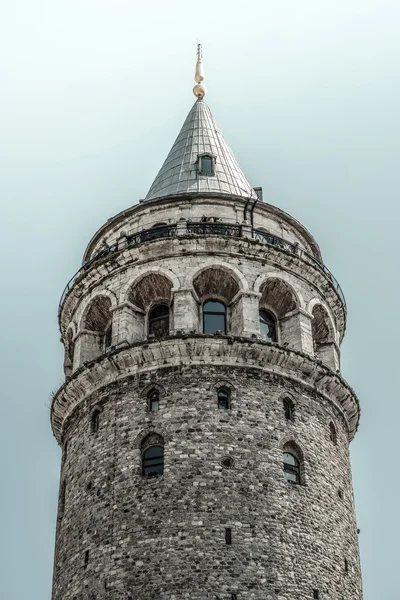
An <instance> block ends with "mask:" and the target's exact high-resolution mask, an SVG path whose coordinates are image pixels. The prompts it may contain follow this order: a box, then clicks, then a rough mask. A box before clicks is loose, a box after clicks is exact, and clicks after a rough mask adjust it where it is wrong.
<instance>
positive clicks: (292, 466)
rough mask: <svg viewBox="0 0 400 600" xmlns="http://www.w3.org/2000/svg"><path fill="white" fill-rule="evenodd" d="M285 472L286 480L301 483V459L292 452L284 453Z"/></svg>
mask: <svg viewBox="0 0 400 600" xmlns="http://www.w3.org/2000/svg"><path fill="white" fill-rule="evenodd" d="M283 473H284V475H285V479H286V481H288V482H290V483H300V461H299V459H298V458H297V457H296V456H295V455H294V454H292V453H291V452H284V453H283Z"/></svg>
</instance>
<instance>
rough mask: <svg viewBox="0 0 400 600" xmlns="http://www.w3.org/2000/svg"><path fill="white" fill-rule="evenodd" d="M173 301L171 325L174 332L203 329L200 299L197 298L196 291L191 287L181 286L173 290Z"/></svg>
mask: <svg viewBox="0 0 400 600" xmlns="http://www.w3.org/2000/svg"><path fill="white" fill-rule="evenodd" d="M172 301H173V318H172V320H173V323H172V326H171V327H170V329H171V331H172V332H173V333H177V332H178V331H182V332H184V333H189V332H190V331H195V332H196V333H197V332H199V331H201V328H200V313H199V306H200V301H199V300H198V298H196V293H195V291H194V290H193V289H191V288H180V289H179V290H172Z"/></svg>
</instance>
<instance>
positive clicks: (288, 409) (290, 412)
mask: <svg viewBox="0 0 400 600" xmlns="http://www.w3.org/2000/svg"><path fill="white" fill-rule="evenodd" d="M283 413H284V415H285V419H286V421H293V420H294V405H293V402H292V401H291V400H290V399H289V398H285V399H284V400H283Z"/></svg>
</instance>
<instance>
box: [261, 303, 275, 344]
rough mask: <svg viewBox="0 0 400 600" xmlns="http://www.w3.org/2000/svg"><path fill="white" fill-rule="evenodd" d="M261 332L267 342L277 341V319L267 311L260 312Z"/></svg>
mask: <svg viewBox="0 0 400 600" xmlns="http://www.w3.org/2000/svg"><path fill="white" fill-rule="evenodd" d="M260 330H261V335H262V337H263V338H264V340H266V341H267V342H276V341H277V335H276V323H275V318H274V316H273V315H272V314H271V313H269V312H268V311H266V310H260Z"/></svg>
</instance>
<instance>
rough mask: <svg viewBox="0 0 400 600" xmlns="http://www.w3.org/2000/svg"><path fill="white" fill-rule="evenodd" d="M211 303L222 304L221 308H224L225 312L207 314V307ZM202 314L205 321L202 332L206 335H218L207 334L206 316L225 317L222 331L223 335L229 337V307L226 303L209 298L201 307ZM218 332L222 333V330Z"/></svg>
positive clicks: (209, 312) (208, 312)
mask: <svg viewBox="0 0 400 600" xmlns="http://www.w3.org/2000/svg"><path fill="white" fill-rule="evenodd" d="M209 302H216V303H218V304H220V305H221V306H223V307H224V311H223V312H222V311H221V312H218V311H207V312H205V310H204V309H205V306H206V304H208V303H209ZM201 312H202V319H203V327H202V330H203V331H202V332H203V334H204V335H216V334H217V333H216V332H214V333H208V332H205V331H204V329H205V315H206V314H207V315H216V316H221V315H223V317H224V329H223V330H222V334H221V335H227V332H228V319H227V313H228V307H227V306H226V304H225V303H224V302H222V300H220V299H219V298H208V299H207V300H204V302H203V305H202V307H201ZM217 331H221V330H220V329H217Z"/></svg>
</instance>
